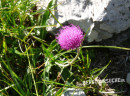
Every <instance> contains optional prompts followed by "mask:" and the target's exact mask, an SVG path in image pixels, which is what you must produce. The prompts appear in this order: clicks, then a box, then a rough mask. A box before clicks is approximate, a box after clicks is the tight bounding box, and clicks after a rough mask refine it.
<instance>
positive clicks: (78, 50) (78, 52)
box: [56, 47, 80, 67]
mask: <svg viewBox="0 0 130 96" xmlns="http://www.w3.org/2000/svg"><path fill="white" fill-rule="evenodd" d="M79 54H80V48H79V47H78V48H77V54H76V56H75V58H74V59H73V60H72V61H71V62H69V63H68V64H66V65H63V64H58V63H56V64H57V65H59V66H61V67H68V66H70V65H72V64H73V63H74V62H75V60H76V59H77V58H78V57H79Z"/></svg>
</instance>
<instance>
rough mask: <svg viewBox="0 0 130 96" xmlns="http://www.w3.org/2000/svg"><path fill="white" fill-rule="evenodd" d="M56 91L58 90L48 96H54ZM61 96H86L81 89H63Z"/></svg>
mask: <svg viewBox="0 0 130 96" xmlns="http://www.w3.org/2000/svg"><path fill="white" fill-rule="evenodd" d="M58 90H59V89H56V90H55V92H54V93H53V95H52V94H51V95H50V94H49V95H48V96H55V94H56V92H57V91H58ZM61 96H86V94H85V92H84V91H83V90H82V89H75V88H67V89H64V92H63V93H62V94H61Z"/></svg>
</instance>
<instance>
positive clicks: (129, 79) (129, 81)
mask: <svg viewBox="0 0 130 96" xmlns="http://www.w3.org/2000/svg"><path fill="white" fill-rule="evenodd" d="M126 82H127V83H128V84H130V73H127V77H126Z"/></svg>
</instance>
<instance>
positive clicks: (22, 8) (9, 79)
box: [0, 0, 130, 96]
mask: <svg viewBox="0 0 130 96" xmlns="http://www.w3.org/2000/svg"><path fill="white" fill-rule="evenodd" d="M55 2H56V1H55V0H51V1H50V3H49V4H48V7H47V8H46V10H37V8H36V5H35V4H34V3H32V0H1V1H0V96H35V95H36V96H47V95H48V94H53V93H54V90H55V89H57V88H59V89H58V91H57V92H56V94H55V96H60V95H61V94H62V93H63V92H64V90H65V89H67V88H81V89H83V90H84V91H85V92H86V94H87V93H88V92H89V91H92V92H94V93H97V94H98V91H99V90H103V88H104V89H105V85H103V88H102V89H100V88H99V87H97V86H98V84H88V85H85V86H77V85H76V82H81V83H83V81H90V80H95V78H96V77H98V76H99V75H100V74H101V73H102V72H103V71H104V70H105V69H106V68H107V66H108V65H109V64H110V62H108V64H106V66H104V67H102V68H95V69H91V68H90V65H91V59H90V57H89V56H90V55H91V54H89V53H91V52H89V51H88V50H87V48H116V49H124V50H130V49H129V48H122V47H116V46H82V47H81V50H80V54H79V57H78V59H76V60H75V62H73V64H72V65H71V66H68V67H64V66H59V64H62V65H64V64H67V63H68V62H70V61H72V60H73V58H74V57H75V55H76V51H75V50H68V51H64V50H61V49H60V46H59V45H58V44H57V42H56V40H55V39H54V40H52V41H51V42H47V41H45V40H46V37H47V34H48V32H47V30H46V28H47V27H50V26H55V25H48V24H47V20H48V19H49V18H50V16H52V17H54V19H56V17H55V16H54V15H53V14H52V11H53V8H54V7H56V6H55ZM56 21H57V22H58V23H59V24H60V22H59V21H58V20H57V19H56ZM60 25H61V26H62V24H60ZM38 32H40V34H38ZM46 42H47V43H46ZM83 48H85V49H86V50H85V51H84V52H83V50H82V49H83ZM84 53H85V54H84ZM77 70H78V71H77ZM90 86H91V87H90Z"/></svg>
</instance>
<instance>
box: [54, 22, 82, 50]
mask: <svg viewBox="0 0 130 96" xmlns="http://www.w3.org/2000/svg"><path fill="white" fill-rule="evenodd" d="M59 31H60V33H59V34H57V35H58V36H57V37H56V39H57V42H58V43H59V44H60V46H61V48H62V49H65V50H69V49H72V50H73V49H75V48H77V47H79V46H80V45H81V43H82V40H83V38H84V35H83V31H82V30H81V29H80V27H79V26H74V25H73V24H70V25H69V26H64V27H62V29H60V30H59Z"/></svg>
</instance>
